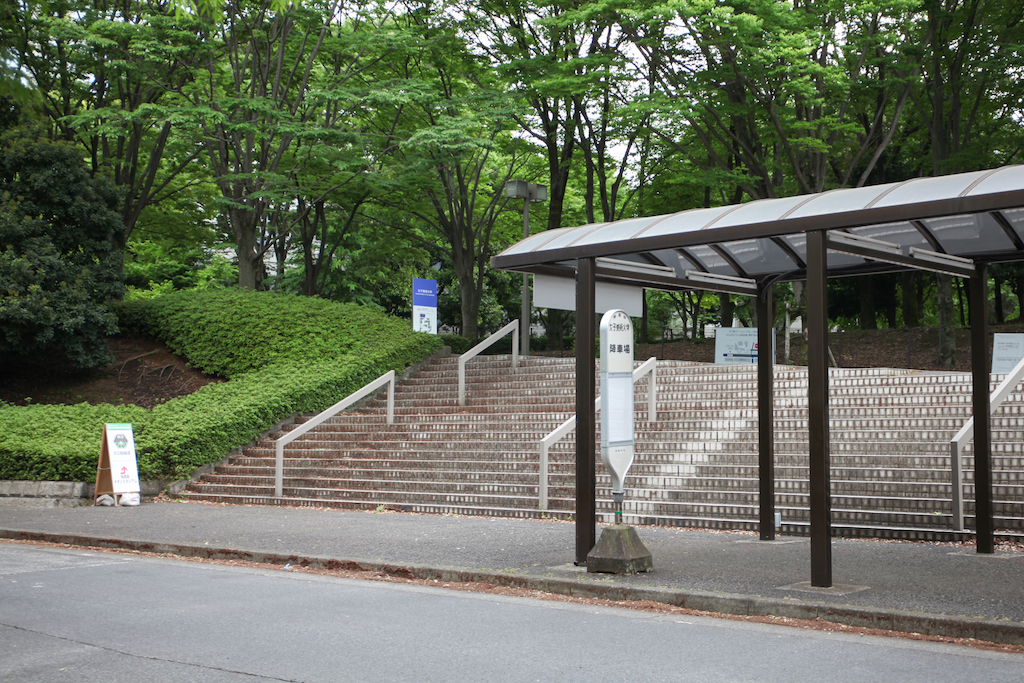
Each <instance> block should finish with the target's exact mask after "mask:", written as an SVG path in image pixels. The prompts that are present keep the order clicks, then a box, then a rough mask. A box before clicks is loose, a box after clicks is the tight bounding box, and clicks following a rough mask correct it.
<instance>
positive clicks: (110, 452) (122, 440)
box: [93, 423, 142, 505]
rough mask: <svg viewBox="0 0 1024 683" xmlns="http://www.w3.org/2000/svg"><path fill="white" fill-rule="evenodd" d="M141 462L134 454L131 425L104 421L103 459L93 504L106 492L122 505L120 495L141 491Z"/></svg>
mask: <svg viewBox="0 0 1024 683" xmlns="http://www.w3.org/2000/svg"><path fill="white" fill-rule="evenodd" d="M141 492H142V486H141V485H140V484H139V464H138V460H137V459H136V457H135V435H134V434H133V433H132V426H131V425H130V424H119V423H104V425H103V444H102V445H101V446H100V460H99V463H98V464H97V465H96V491H95V492H94V494H93V504H94V505H95V503H96V501H97V500H99V497H100V496H102V495H104V494H110V495H112V496H113V497H114V504H115V505H119V504H120V500H121V495H122V494H125V493H141Z"/></svg>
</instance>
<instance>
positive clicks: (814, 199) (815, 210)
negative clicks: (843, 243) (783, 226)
mask: <svg viewBox="0 0 1024 683" xmlns="http://www.w3.org/2000/svg"><path fill="white" fill-rule="evenodd" d="M882 192H883V187H857V188H850V189H844V190H832V191H831V192H822V193H821V194H816V195H811V196H808V197H804V200H805V202H806V203H804V204H803V205H802V206H800V207H799V208H797V209H796V210H795V211H793V213H791V214H790V215H789V216H788V218H805V217H807V216H821V215H824V214H829V213H843V212H846V211H857V210H859V209H863V208H864V207H865V206H867V205H868V204H869V203H871V202H872V201H873V200H874V199H876V198H877V197H878V196H879V195H880V194H882Z"/></svg>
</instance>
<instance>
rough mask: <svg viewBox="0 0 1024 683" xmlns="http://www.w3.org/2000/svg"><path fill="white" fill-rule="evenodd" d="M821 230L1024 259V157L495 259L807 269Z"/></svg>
mask: <svg viewBox="0 0 1024 683" xmlns="http://www.w3.org/2000/svg"><path fill="white" fill-rule="evenodd" d="M996 216H1002V217H1004V218H1005V220H1002V219H1000V220H997V219H996ZM1007 224H1008V225H1009V227H1007ZM816 230H821V231H834V230H842V231H846V232H848V233H850V234H852V235H858V236H862V237H869V238H874V239H878V240H882V241H885V242H891V243H895V244H898V245H900V247H902V248H903V251H904V253H906V251H908V250H909V248H910V247H918V248H922V249H935V248H938V249H939V250H940V251H945V252H946V253H949V254H952V255H956V256H963V257H966V258H972V259H976V260H988V261H991V262H1002V261H1008V260H1024V166H1008V167H1004V168H999V169H994V170H989V171H977V172H972V173H961V174H957V175H951V176H941V177H935V178H916V179H913V180H907V181H903V182H899V183H890V184H887V185H877V186H870V187H862V188H843V189H837V190H830V191H828V192H823V193H820V194H816V195H802V196H797V197H785V198H777V199H760V200H754V201H749V202H745V203H743V204H738V205H730V206H720V207H714V208H701V209H691V210H686V211H679V212H676V213H671V214H665V215H662V216H652V217H645V218H629V219H626V220H622V221H613V222H610V223H599V224H593V225H584V226H580V227H577V228H569V229H563V230H559V231H552V232H550V233H545V234H538V235H534V236H532V237H530V238H529V239H527V240H525V241H523V242H521V243H519V244H515V245H512V246H511V247H509V248H508V249H506V250H505V251H503V252H502V253H501V254H499V255H497V256H495V257H494V258H493V259H492V264H493V265H494V267H496V268H504V269H508V270H521V271H524V272H531V271H532V270H534V269H539V268H540V267H541V266H543V265H544V264H551V263H575V262H576V261H577V260H578V259H579V258H583V257H587V258H589V257H602V256H606V257H621V256H623V255H625V254H655V255H656V258H657V259H658V260H660V261H663V262H666V263H668V264H670V265H671V266H672V267H673V268H675V269H676V270H677V271H685V270H689V269H690V268H692V267H693V266H691V265H690V264H689V263H688V259H685V258H684V259H680V257H679V255H678V254H679V253H680V252H681V253H682V254H683V255H686V254H690V255H692V256H693V259H694V260H695V261H696V262H697V263H700V264H702V265H703V266H704V268H706V270H708V271H710V272H713V273H721V274H725V275H737V274H746V275H749V276H751V277H757V278H763V277H768V276H777V277H783V278H792V277H802V273H801V270H802V267H803V263H806V253H805V249H804V243H805V237H804V236H805V235H806V233H807V232H808V231H816ZM780 243H781V244H782V245H788V248H781V247H780V246H779V245H780ZM714 245H718V246H714ZM936 245H937V247H936ZM1018 245H1021V246H1020V249H1019V250H1018ZM712 246H714V248H712ZM715 249H721V250H723V252H722V253H716V252H715ZM723 255H724V258H723ZM891 260H892V259H890V260H887V261H884V262H883V263H885V266H884V267H885V268H887V269H892V268H895V269H901V268H913V267H915V263H914V262H912V261H905V262H904V261H900V259H899V258H896V259H895V260H896V261H897V262H896V263H891V262H890V261H891ZM734 265H735V266H736V267H734ZM828 268H829V271H830V275H839V274H841V273H840V272H839V271H843V270H846V271H850V272H851V273H856V272H858V271H863V272H878V270H879V264H878V262H875V261H872V260H871V259H869V258H863V257H859V256H852V255H849V254H842V253H841V252H829V257H828Z"/></svg>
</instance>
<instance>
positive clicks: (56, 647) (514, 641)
mask: <svg viewBox="0 0 1024 683" xmlns="http://www.w3.org/2000/svg"><path fill="white" fill-rule="evenodd" d="M1021 671H1024V656H1021V655H1006V654H1001V653H989V652H984V651H979V650H973V649H970V648H963V647H957V646H949V645H942V644H935V643H921V642H915V641H906V640H897V639H888V638H873V637H867V636H851V635H844V634H834V633H827V632H819V631H802V630H796V629H792V628H786V627H777V626H768V625H761V624H748V623H742V622H733V621H724V620H716V619H710V618H698V617H689V616H688V617H680V616H667V615H656V614H650V613H644V612H634V611H629V610H617V609H611V608H598V607H590V606H582V605H577V604H570V603H560V602H545V601H539V600H533V599H525V598H509V597H503V596H495V595H489V594H476V593H462V592H455V591H448V590H444V589H441V588H431V587H421V586H410V585H403V584H390V583H376V582H363V581H354V580H346V579H337V578H332V577H323V576H315V575H307V574H301V573H290V572H287V571H276V570H270V569H266V570H265V569H249V568H240V567H226V566H220V565H213V564H199V563H192V562H183V561H178V560H165V559H154V558H148V557H135V556H128V555H117V554H105V553H94V552H89V551H83V550H74V549H58V548H50V547H37V546H30V545H15V544H0V680H16V681H46V682H47V683H62V682H64V681H90V682H92V681H104V682H105V683H118V682H121V681H124V682H126V683H127V682H132V683H137V682H139V681H171V680H175V681H178V680H188V681H217V682H220V681H232V682H236V681H350V680H353V681H354V680H358V681H418V682H428V681H569V682H571V681H587V682H588V683H593V682H597V681H615V682H620V681H642V680H649V681H768V682H772V681H778V682H780V683H781V682H783V681H785V682H786V683H791V682H792V681H812V680H813V681H819V680H827V681H830V683H834V682H841V681H857V682H861V681H868V680H895V681H928V682H929V683H931V682H932V681H936V680H942V681H988V680H992V681H997V680H998V681H1011V680H1020V678H1021Z"/></svg>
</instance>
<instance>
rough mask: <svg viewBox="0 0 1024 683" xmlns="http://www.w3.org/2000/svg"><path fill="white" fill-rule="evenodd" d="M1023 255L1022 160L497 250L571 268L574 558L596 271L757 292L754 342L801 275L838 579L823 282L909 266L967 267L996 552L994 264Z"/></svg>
mask: <svg viewBox="0 0 1024 683" xmlns="http://www.w3.org/2000/svg"><path fill="white" fill-rule="evenodd" d="M1017 260H1024V166H1006V167H1002V168H997V169H992V170H987V171H979V172H973V173H961V174H956V175H949V176H941V177H936V178H915V179H912V180H907V181H904V182H900V183H891V184H887V185H875V186H871V187H860V188H847V189H839V190H832V191H829V192H822V193H818V194H812V195H801V196H796V197H785V198H781V199H760V200H755V201H749V202H746V203H743V204H734V205H730V206H722V207H716V208H708V209H691V210H688V211H681V212H678V213H673V214H668V215H664V216H652V217H645V218H629V219H624V220H619V221H612V222H607V223H595V224H590V225H583V226H579V227H570V228H561V229H556V230H548V231H545V232H542V233H539V234H536V235H532V236H530V237H528V238H526V239H523V240H522V241H521V242H518V243H517V244H514V245H512V246H511V247H509V248H508V249H505V250H504V251H502V252H501V253H500V254H498V255H496V256H494V257H493V258H492V259H491V265H492V266H493V267H494V268H498V269H501V270H509V271H516V272H521V273H532V274H540V275H547V276H554V277H562V278H573V279H575V282H576V285H575V286H576V337H577V338H576V419H577V422H576V429H577V439H576V560H577V562H578V563H583V562H586V557H587V553H588V552H590V550H591V548H593V546H594V544H595V543H596V528H597V526H596V447H595V430H596V416H595V411H594V401H595V396H596V386H595V381H594V362H595V352H594V333H595V327H596V314H595V287H596V283H597V282H610V283H620V284H629V285H633V286H637V287H646V288H652V289H660V290H666V291H673V290H675V291H678V290H686V289H705V290H709V291H716V292H728V293H731V294H741V295H746V296H750V297H753V298H754V299H755V305H756V309H757V320H758V327H759V330H758V342H759V346H760V348H767V349H771V348H774V346H773V343H772V338H773V335H774V332H773V330H772V323H771V320H772V315H771V311H772V295H771V292H772V285H773V284H775V283H776V282H786V281H794V280H805V281H806V287H807V290H806V291H807V318H808V320H807V330H808V332H807V334H808V339H807V364H808V387H807V399H808V429H809V458H810V469H809V478H810V482H809V485H810V488H809V490H810V499H809V501H810V545H811V583H812V585H814V586H818V587H830V586H831V585H832V550H831V537H832V528H831V514H830V512H831V494H830V472H829V423H828V400H829V399H828V349H827V342H828V336H827V335H828V307H827V288H826V283H827V280H828V278H830V277H843V276H854V275H866V274H874V273H889V272H896V271H904V270H909V269H913V270H924V271H933V272H937V273H943V274H946V275H952V276H956V277H964V278H969V280H970V287H969V289H970V311H971V316H970V319H971V322H970V324H971V348H972V353H971V372H972V378H973V398H972V411H973V415H974V418H975V427H974V462H975V472H974V476H975V490H976V493H975V534H976V538H977V550H978V552H979V553H993V552H994V529H993V507H992V444H991V416H990V407H989V403H990V397H989V350H988V285H987V283H988V276H987V266H988V265H989V264H991V263H999V262H1006V261H1017ZM773 361H774V358H773V357H772V354H769V353H762V354H759V356H758V373H757V377H758V387H757V391H758V412H759V419H758V431H759V436H758V440H759V456H758V463H759V493H760V495H759V500H760V502H759V505H760V509H759V515H758V518H759V526H760V537H761V538H762V539H764V540H771V539H773V538H774V534H775V526H774V516H775V504H774V501H775V495H774V493H775V481H774V449H773V444H774V427H773V405H772V395H773V386H772V363H773Z"/></svg>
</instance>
